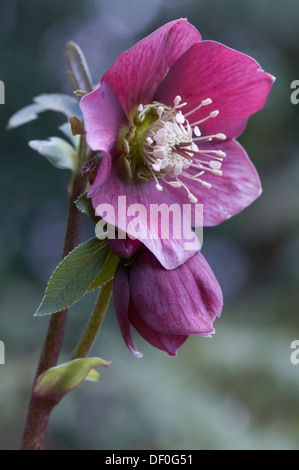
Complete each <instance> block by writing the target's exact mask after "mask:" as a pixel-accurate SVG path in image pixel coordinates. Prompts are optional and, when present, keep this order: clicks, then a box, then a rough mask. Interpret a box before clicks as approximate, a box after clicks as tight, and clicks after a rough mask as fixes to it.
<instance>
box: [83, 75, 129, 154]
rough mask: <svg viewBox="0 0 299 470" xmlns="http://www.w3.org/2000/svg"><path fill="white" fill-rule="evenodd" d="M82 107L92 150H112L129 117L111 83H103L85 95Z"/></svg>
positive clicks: (87, 137)
mask: <svg viewBox="0 0 299 470" xmlns="http://www.w3.org/2000/svg"><path fill="white" fill-rule="evenodd" d="M80 107H81V110H82V113H83V116H84V125H85V129H86V140H87V143H88V145H89V146H90V148H91V149H92V150H102V151H106V152H110V151H111V150H112V148H113V147H114V146H115V144H116V142H117V138H118V134H119V129H120V127H121V126H122V125H123V124H124V123H126V122H127V118H126V116H125V114H124V112H123V110H122V108H121V106H120V104H119V101H118V100H117V98H116V97H115V95H114V93H113V91H112V90H111V88H110V87H109V85H107V83H102V85H100V86H99V87H98V88H96V89H95V90H94V91H93V92H91V93H88V94H87V95H85V96H83V98H82V99H81V101H80Z"/></svg>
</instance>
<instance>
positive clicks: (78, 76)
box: [66, 41, 93, 92]
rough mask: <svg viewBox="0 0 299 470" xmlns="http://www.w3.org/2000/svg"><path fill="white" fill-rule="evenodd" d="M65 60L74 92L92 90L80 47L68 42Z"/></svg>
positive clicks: (89, 75) (90, 79)
mask: <svg viewBox="0 0 299 470" xmlns="http://www.w3.org/2000/svg"><path fill="white" fill-rule="evenodd" d="M66 58H67V61H68V64H69V67H70V71H69V75H70V79H71V81H72V83H73V87H74V89H75V90H83V91H87V92H90V91H92V90H93V84H92V78H91V74H90V71H89V68H88V65H87V62H86V59H85V57H84V54H83V52H82V50H81V49H80V47H79V46H78V45H77V44H75V43H74V42H72V41H70V42H68V44H67V48H66Z"/></svg>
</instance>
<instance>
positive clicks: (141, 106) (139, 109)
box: [137, 103, 143, 112]
mask: <svg viewBox="0 0 299 470" xmlns="http://www.w3.org/2000/svg"><path fill="white" fill-rule="evenodd" d="M137 110H138V111H139V112H141V111H143V104H141V103H140V105H139V106H138V108H137Z"/></svg>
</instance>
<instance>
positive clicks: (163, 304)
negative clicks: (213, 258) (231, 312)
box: [129, 249, 223, 336]
mask: <svg viewBox="0 0 299 470" xmlns="http://www.w3.org/2000/svg"><path fill="white" fill-rule="evenodd" d="M129 279H130V293H131V301H132V304H133V305H134V307H135V309H136V311H137V312H138V313H139V315H140V316H142V320H143V321H144V323H145V324H146V325H148V326H149V327H150V328H151V329H153V330H155V331H158V332H160V333H164V334H172V335H204V336H207V335H210V334H212V333H214V328H213V321H214V320H215V318H216V317H218V316H220V314H221V310H222V304H223V299H222V292H221V289H220V286H219V284H218V282H217V280H216V278H215V275H214V273H213V271H212V270H211V268H210V266H209V265H208V263H207V261H206V260H205V258H204V257H203V256H202V255H201V254H200V253H197V254H196V255H194V256H193V257H192V258H190V259H189V260H188V261H187V262H186V263H184V264H182V265H181V266H179V267H178V268H176V269H173V270H170V271H166V270H165V269H164V268H163V267H162V266H161V265H160V263H159V262H158V261H157V260H156V258H154V257H153V256H152V254H151V253H150V252H149V251H147V250H146V249H142V252H140V253H139V256H138V257H137V258H136V260H135V262H134V263H133V264H132V266H131V269H130V278H129Z"/></svg>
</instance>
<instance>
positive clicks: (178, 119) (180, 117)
mask: <svg viewBox="0 0 299 470" xmlns="http://www.w3.org/2000/svg"><path fill="white" fill-rule="evenodd" d="M175 120H176V122H177V123H178V124H184V122H185V116H184V115H183V114H182V113H181V112H179V113H177V114H176V116H175Z"/></svg>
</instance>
